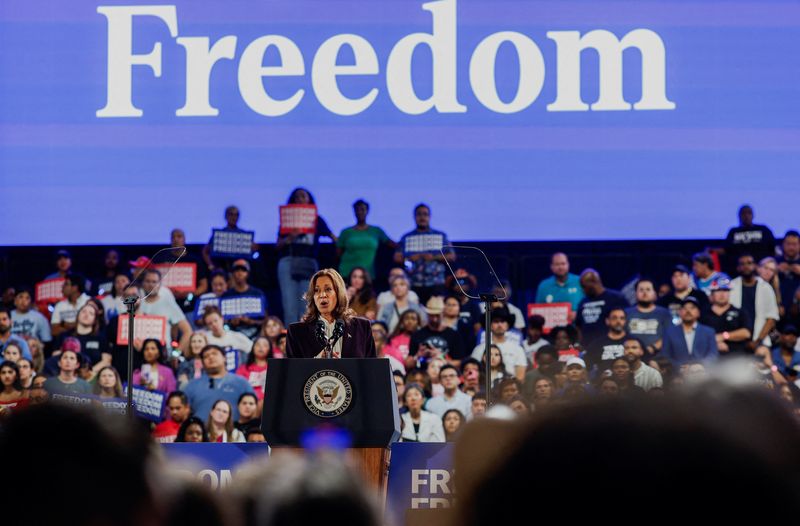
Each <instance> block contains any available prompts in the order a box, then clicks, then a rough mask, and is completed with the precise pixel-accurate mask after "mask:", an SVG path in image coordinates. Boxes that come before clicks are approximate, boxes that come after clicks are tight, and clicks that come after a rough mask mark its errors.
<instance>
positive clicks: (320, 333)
mask: <svg viewBox="0 0 800 526" xmlns="http://www.w3.org/2000/svg"><path fill="white" fill-rule="evenodd" d="M314 335H315V336H316V337H317V341H318V342H319V343H321V344H322V345H323V346H324V345H328V337H327V336H326V335H325V322H323V321H322V320H317V328H316V331H315V332H314Z"/></svg>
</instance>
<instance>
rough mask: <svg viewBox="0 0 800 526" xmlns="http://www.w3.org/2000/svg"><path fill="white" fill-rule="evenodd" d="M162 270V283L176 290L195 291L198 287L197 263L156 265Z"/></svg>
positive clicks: (157, 268)
mask: <svg viewBox="0 0 800 526" xmlns="http://www.w3.org/2000/svg"><path fill="white" fill-rule="evenodd" d="M155 268H156V270H158V271H159V272H161V285H163V286H166V287H169V289H170V290H172V291H175V292H194V291H195V290H196V289H197V263H175V264H174V265H169V264H164V265H156V266H155Z"/></svg>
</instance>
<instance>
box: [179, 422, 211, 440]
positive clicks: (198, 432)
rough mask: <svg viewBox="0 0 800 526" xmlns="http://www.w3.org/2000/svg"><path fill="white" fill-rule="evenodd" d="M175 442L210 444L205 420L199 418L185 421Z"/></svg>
mask: <svg viewBox="0 0 800 526" xmlns="http://www.w3.org/2000/svg"><path fill="white" fill-rule="evenodd" d="M175 442H210V440H209V439H208V431H206V425H205V424H204V423H203V420H202V419H201V418H199V417H197V416H190V417H189V418H187V419H186V420H184V421H183V423H182V424H181V426H180V427H179V428H178V434H177V436H176V437H175Z"/></svg>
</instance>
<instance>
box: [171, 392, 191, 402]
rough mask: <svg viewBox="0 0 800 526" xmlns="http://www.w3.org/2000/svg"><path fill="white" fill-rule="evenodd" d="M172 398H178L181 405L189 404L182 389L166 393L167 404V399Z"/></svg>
mask: <svg viewBox="0 0 800 526" xmlns="http://www.w3.org/2000/svg"><path fill="white" fill-rule="evenodd" d="M173 398H177V399H179V400H180V401H181V403H182V404H183V405H189V397H188V396H186V393H184V392H183V391H172V392H171V393H170V394H169V395H167V404H169V401H170V400H172V399H173Z"/></svg>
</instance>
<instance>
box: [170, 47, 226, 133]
mask: <svg viewBox="0 0 800 526" xmlns="http://www.w3.org/2000/svg"><path fill="white" fill-rule="evenodd" d="M177 42H178V44H180V45H181V46H183V47H184V49H186V104H184V105H183V108H180V109H179V110H178V111H176V112H175V115H177V116H178V117H216V116H217V115H219V110H218V109H217V108H214V107H213V106H211V104H210V103H209V101H208V87H209V85H210V83H211V70H212V69H213V68H214V64H216V63H217V62H219V61H220V60H222V59H223V58H227V59H232V58H233V57H234V56H235V55H236V37H234V36H227V37H223V38H220V39H219V40H217V41H216V42H214V45H213V46H211V47H210V48H209V47H208V44H209V38H208V37H181V38H179V39H178V40H177Z"/></svg>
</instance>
